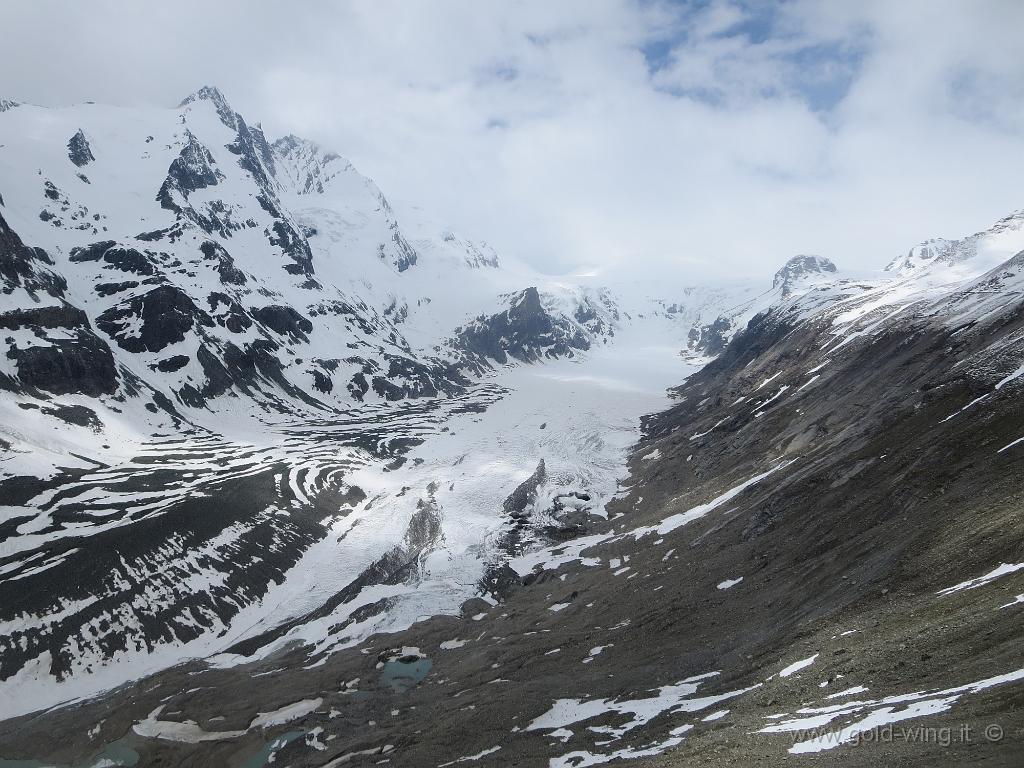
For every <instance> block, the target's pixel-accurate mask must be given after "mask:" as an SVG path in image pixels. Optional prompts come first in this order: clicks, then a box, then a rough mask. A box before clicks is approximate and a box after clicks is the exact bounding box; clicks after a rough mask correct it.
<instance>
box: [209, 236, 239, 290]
mask: <svg viewBox="0 0 1024 768" xmlns="http://www.w3.org/2000/svg"><path fill="white" fill-rule="evenodd" d="M199 248H200V250H201V251H202V252H203V256H204V258H206V259H207V260H208V261H215V262H217V273H218V274H219V275H220V281H221V282H222V283H223V284H224V285H245V283H246V277H245V273H244V272H243V271H242V270H240V269H239V268H238V267H236V266H235V260H234V259H233V258H231V254H230V253H228V252H227V250H225V248H224V246H222V245H221V244H220V243H216V242H214V241H213V240H207V241H205V242H204V243H203V244H202V245H201V246H199Z"/></svg>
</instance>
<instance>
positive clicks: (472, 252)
mask: <svg viewBox="0 0 1024 768" xmlns="http://www.w3.org/2000/svg"><path fill="white" fill-rule="evenodd" d="M442 239H443V241H444V242H445V243H449V244H452V245H454V246H456V247H458V248H460V249H461V250H463V251H464V252H465V261H466V266H468V267H471V268H473V269H480V268H481V267H490V268H491V269H497V268H498V267H500V266H501V264H500V262H499V261H498V253H497V251H495V250H494V249H493V248H492V247H491V246H490V245H488V244H487V243H484V242H478V243H475V242H473V241H472V240H463V239H462V238H460V237H459V236H458V235H456V234H455V233H454V232H451V231H447V232H445V233H444V235H443V238H442Z"/></svg>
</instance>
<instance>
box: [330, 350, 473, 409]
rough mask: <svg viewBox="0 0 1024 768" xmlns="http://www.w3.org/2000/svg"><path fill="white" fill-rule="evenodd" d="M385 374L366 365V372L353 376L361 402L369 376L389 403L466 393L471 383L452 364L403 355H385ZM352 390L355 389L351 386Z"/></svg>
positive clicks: (372, 384) (379, 393) (373, 385)
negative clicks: (464, 391)
mask: <svg viewBox="0 0 1024 768" xmlns="http://www.w3.org/2000/svg"><path fill="white" fill-rule="evenodd" d="M384 361H385V362H386V363H387V366H388V367H387V370H386V371H377V370H376V369H375V368H374V367H373V366H372V365H364V367H363V371H362V372H361V373H358V374H356V376H355V377H353V382H354V384H355V387H356V388H355V391H358V392H359V393H360V395H359V399H361V397H362V395H363V394H365V393H366V389H364V388H363V385H364V384H366V375H370V374H374V375H372V378H371V379H370V384H371V386H372V387H373V391H374V392H376V393H377V394H378V395H380V396H381V397H383V398H386V399H387V400H403V399H405V398H415V397H437V396H438V395H440V394H444V395H449V396H450V395H455V394H458V393H459V392H462V391H463V388H464V387H465V386H466V385H468V384H469V381H468V380H467V379H466V378H465V377H464V376H462V375H461V374H460V373H459V372H458V371H457V370H455V369H454V368H453V367H452V366H451V365H449V364H448V363H445V362H443V361H439V360H427V361H420V360H415V359H413V358H411V357H404V356H402V355H390V354H388V355H384ZM349 390H350V391H352V390H353V386H352V384H350V385H349Z"/></svg>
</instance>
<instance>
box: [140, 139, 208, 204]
mask: <svg viewBox="0 0 1024 768" xmlns="http://www.w3.org/2000/svg"><path fill="white" fill-rule="evenodd" d="M221 178H222V175H221V173H220V171H218V170H217V169H216V168H215V167H214V160H213V155H211V154H210V150H208V149H207V148H206V147H204V146H203V145H202V144H201V143H200V142H199V140H198V139H197V138H196V137H195V136H193V135H192V133H191V132H188V143H187V144H186V145H185V146H184V147H183V148H182V150H181V152H180V153H179V154H178V156H177V157H176V158H175V159H174V160H173V161H171V165H170V167H168V169H167V178H166V179H164V183H163V184H162V185H161V187H160V191H159V192H158V193H157V196H156V199H157V200H158V201H159V202H160V205H161V206H162V207H164V208H167V209H168V210H171V211H179V212H180V211H181V210H182V203H183V202H184V201H186V200H188V196H189V194H190V193H192V192H195V191H196V190H199V189H205V188H206V187H212V186H215V185H216V184H217V183H218V182H219V181H220V179H221ZM179 198H180V200H179Z"/></svg>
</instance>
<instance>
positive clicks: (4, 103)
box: [0, 99, 21, 112]
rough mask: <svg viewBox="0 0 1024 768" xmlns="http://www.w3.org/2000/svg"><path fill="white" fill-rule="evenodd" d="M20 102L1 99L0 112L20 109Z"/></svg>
mask: <svg viewBox="0 0 1024 768" xmlns="http://www.w3.org/2000/svg"><path fill="white" fill-rule="evenodd" d="M20 106H21V102H20V101H11V100H10V99H0V112H6V111H7V110H9V109H14V108H15V107H20Z"/></svg>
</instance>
